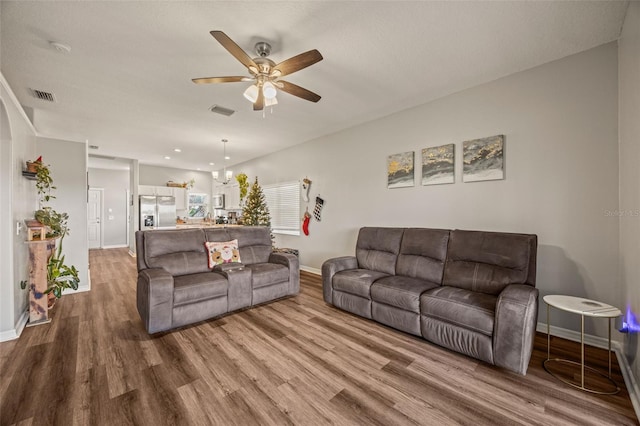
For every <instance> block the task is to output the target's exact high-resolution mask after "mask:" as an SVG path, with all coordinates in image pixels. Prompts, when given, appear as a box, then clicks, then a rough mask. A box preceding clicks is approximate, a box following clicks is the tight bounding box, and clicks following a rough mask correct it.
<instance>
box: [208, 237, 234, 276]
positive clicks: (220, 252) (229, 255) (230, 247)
mask: <svg viewBox="0 0 640 426" xmlns="http://www.w3.org/2000/svg"><path fill="white" fill-rule="evenodd" d="M204 245H205V247H206V248H207V251H208V253H209V268H211V269H213V267H214V266H216V265H222V264H223V263H240V262H241V260H240V252H239V251H238V240H231V241H221V242H212V241H207V242H205V243H204Z"/></svg>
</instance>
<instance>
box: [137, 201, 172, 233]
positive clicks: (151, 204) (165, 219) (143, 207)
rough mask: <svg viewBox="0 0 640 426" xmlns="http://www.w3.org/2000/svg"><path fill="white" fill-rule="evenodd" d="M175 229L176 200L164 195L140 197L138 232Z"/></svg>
mask: <svg viewBox="0 0 640 426" xmlns="http://www.w3.org/2000/svg"><path fill="white" fill-rule="evenodd" d="M175 227H176V199H175V198H174V197H171V196H164V195H158V196H155V195H141V196H140V230H143V231H144V230H145V229H171V228H175Z"/></svg>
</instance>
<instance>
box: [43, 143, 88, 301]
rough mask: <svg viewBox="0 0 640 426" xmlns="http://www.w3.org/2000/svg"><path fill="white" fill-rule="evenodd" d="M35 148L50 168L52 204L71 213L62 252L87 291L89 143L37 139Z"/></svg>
mask: <svg viewBox="0 0 640 426" xmlns="http://www.w3.org/2000/svg"><path fill="white" fill-rule="evenodd" d="M36 148H37V151H38V153H39V154H41V155H42V157H43V160H44V162H45V163H47V164H50V165H51V168H50V170H51V175H52V177H53V181H54V185H55V186H56V187H57V189H56V191H55V196H56V198H55V199H54V200H51V202H50V203H49V205H50V206H51V207H53V208H54V209H55V210H57V211H58V212H66V213H68V214H69V228H70V230H71V233H70V234H69V235H67V236H66V237H65V239H64V243H63V244H64V246H63V253H65V256H66V259H65V261H66V262H67V264H69V265H75V267H76V268H78V272H79V276H80V286H81V287H82V289H83V290H84V289H88V286H89V277H88V268H89V248H88V244H87V144H86V143H80V142H70V141H64V140H59V139H49V138H42V137H38V138H37V142H36Z"/></svg>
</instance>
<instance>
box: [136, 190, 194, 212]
mask: <svg viewBox="0 0 640 426" xmlns="http://www.w3.org/2000/svg"><path fill="white" fill-rule="evenodd" d="M138 195H164V196H171V197H175V199H176V210H186V209H187V204H188V200H187V197H188V194H187V189H186V188H176V187H172V186H153V185H138Z"/></svg>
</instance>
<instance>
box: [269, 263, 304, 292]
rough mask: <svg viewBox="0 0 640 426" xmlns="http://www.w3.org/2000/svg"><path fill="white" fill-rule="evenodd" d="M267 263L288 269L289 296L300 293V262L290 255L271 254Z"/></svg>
mask: <svg viewBox="0 0 640 426" xmlns="http://www.w3.org/2000/svg"><path fill="white" fill-rule="evenodd" d="M269 263H279V264H280V265H284V266H286V267H287V268H289V294H292V295H293V294H298V293H299V292H300V261H299V260H298V256H296V255H295V254H290V253H271V255H270V256H269Z"/></svg>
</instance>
